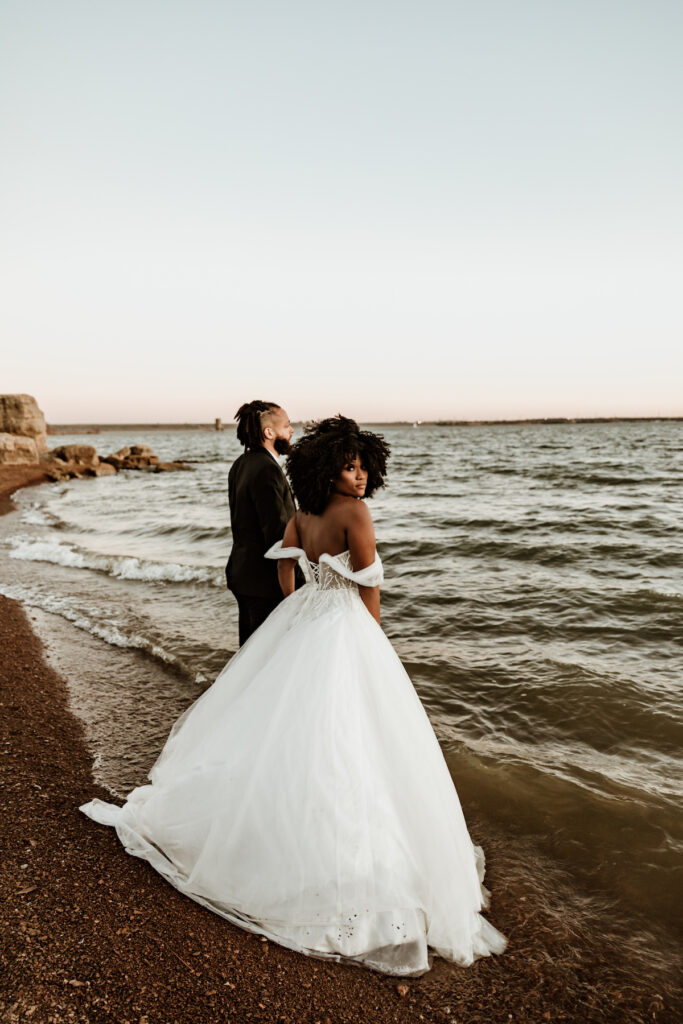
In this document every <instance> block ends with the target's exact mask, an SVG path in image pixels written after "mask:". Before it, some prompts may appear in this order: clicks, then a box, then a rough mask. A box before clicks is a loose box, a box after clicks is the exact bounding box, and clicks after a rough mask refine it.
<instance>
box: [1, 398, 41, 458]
mask: <svg viewBox="0 0 683 1024" xmlns="http://www.w3.org/2000/svg"><path fill="white" fill-rule="evenodd" d="M0 433H2V434H13V435H16V436H18V437H30V438H32V439H33V441H34V442H35V446H36V450H37V453H38V455H40V454H41V452H44V451H45V450H46V449H47V439H46V430H45V417H44V416H43V413H42V412H41V410H40V409H39V408H38V403H37V402H36V400H35V398H33V396H32V395H0Z"/></svg>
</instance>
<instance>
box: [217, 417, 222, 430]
mask: <svg viewBox="0 0 683 1024" xmlns="http://www.w3.org/2000/svg"><path fill="white" fill-rule="evenodd" d="M222 429H223V420H222V419H221V418H220V416H216V430H222Z"/></svg>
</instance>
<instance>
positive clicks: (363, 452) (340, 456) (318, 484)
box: [287, 415, 390, 516]
mask: <svg viewBox="0 0 683 1024" xmlns="http://www.w3.org/2000/svg"><path fill="white" fill-rule="evenodd" d="M389 452H390V448H389V445H388V444H387V443H386V441H385V440H384V438H383V437H382V435H381V434H373V433H372V432H371V431H369V430H361V429H360V427H359V426H358V424H357V423H356V421H355V420H351V419H348V417H346V416H342V415H339V416H330V417H329V419H326V420H319V421H318V422H315V423H308V424H307V425H306V427H305V428H304V436H303V437H302V438H301V439H300V440H299V441H297V442H296V444H294V445H293V446H292V450H291V452H290V454H289V457H288V458H287V475H288V476H289V479H290V481H291V484H292V490H293V491H294V496H295V498H296V500H297V502H298V503H299V508H300V509H301V511H302V512H312V513H313V514H314V515H318V516H319V515H320V514H321V513H322V512H323V511H324V509H325V506H326V505H327V502H328V501H329V498H330V494H331V493H332V482H333V481H334V480H336V479H337V478H338V477H339V474H340V473H341V471H342V469H343V468H344V466H345V465H346V463H348V462H349V461H350V460H352V459H355V458H356V456H359V457H360V459H361V461H362V463H363V465H364V466H365V468H366V469H367V471H368V483H367V487H366V490H365V497H366V498H371V497H372V495H373V494H374V493H375V491H376V490H377V489H378V488H380V487H383V486H384V477H385V475H386V471H387V459H388V458H389Z"/></svg>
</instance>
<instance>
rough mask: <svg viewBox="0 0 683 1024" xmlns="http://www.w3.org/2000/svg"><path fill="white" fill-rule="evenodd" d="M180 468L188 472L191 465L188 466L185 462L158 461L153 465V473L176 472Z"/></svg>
mask: <svg viewBox="0 0 683 1024" xmlns="http://www.w3.org/2000/svg"><path fill="white" fill-rule="evenodd" d="M180 470H186V471H188V472H190V471H191V470H192V466H188V465H187V464H186V463H185V462H159V463H157V465H156V466H155V467H154V472H155V473H178V472H179V471H180Z"/></svg>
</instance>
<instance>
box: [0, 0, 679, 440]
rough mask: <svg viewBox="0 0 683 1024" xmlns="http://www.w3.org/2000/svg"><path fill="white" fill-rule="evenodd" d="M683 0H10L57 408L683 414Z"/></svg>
mask: <svg viewBox="0 0 683 1024" xmlns="http://www.w3.org/2000/svg"><path fill="white" fill-rule="evenodd" d="M682 48H683V5H681V4H680V2H678V0H641V2H633V0H572V2H568V0H565V2H560V0H518V2H516V3H512V2H511V0H481V2H479V3H476V4H473V3H471V0H468V2H461V0H420V2H419V3H418V2H417V0H413V2H406V0H390V2H389V0H386V2H385V0H363V2H357V0H345V2H344V3H343V4H342V3H334V4H333V3H330V2H328V0H315V2H312V0H311V2H302V0H289V2H287V3H284V2H282V0H280V2H272V0H249V2H248V3H245V2H241V3H234V2H231V0H185V2H180V0H158V2H155V0H117V2H116V3H111V2H105V0H80V2H76V0H59V2H55V0H30V2H26V0H0V131H1V138H2V149H3V156H2V159H1V161H0V224H1V231H0V288H1V289H2V293H3V297H2V301H1V303H0V340H1V344H2V353H3V354H2V357H1V359H0V391H2V392H28V393H30V394H33V395H35V396H36V398H37V399H38V402H39V404H40V406H41V408H42V409H43V410H44V412H45V414H46V416H47V419H48V422H53V423H60V422H61V423H79V422H102V423H106V422H184V421H197V422H207V421H211V420H213V418H214V417H215V416H222V417H223V419H224V420H226V421H227V420H229V419H230V418H231V417H232V415H233V413H234V411H235V409H236V408H237V406H238V405H239V404H241V403H242V402H243V401H246V400H249V399H252V398H263V399H266V400H268V401H276V402H279V403H281V404H282V405H283V406H284V407H285V409H286V410H287V411H288V413H289V414H290V416H291V417H292V419H297V420H298V419H308V418H311V417H316V416H322V415H329V414H332V413H335V412H338V411H342V412H344V413H345V414H346V415H351V416H355V417H356V418H358V419H362V420H365V421H371V420H375V421H379V420H415V419H424V420H428V419H506V418H524V417H537V416H618V415H625V416H648V415H683V184H682V183H683V129H682V125H683V109H682V108H683V61H681V59H680V55H681V52H682Z"/></svg>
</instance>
